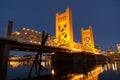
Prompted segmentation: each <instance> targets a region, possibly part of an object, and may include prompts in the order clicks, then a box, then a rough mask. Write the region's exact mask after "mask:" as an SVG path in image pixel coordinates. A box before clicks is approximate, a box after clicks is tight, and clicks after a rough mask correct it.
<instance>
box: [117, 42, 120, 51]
mask: <svg viewBox="0 0 120 80" xmlns="http://www.w3.org/2000/svg"><path fill="white" fill-rule="evenodd" d="M117 50H118V52H119V53H120V44H117Z"/></svg>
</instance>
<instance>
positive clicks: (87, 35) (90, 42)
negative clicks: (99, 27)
mask: <svg viewBox="0 0 120 80" xmlns="http://www.w3.org/2000/svg"><path fill="white" fill-rule="evenodd" d="M81 35H82V44H83V45H84V46H85V47H87V48H90V49H92V51H94V50H95V47H94V38H93V33H92V27H91V26H89V28H88V29H86V30H84V29H83V28H82V29H81Z"/></svg>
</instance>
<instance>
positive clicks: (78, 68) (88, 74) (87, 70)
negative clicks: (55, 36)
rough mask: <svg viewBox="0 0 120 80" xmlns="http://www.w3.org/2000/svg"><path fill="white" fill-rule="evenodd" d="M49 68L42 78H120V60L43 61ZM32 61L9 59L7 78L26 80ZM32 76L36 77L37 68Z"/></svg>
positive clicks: (97, 79)
mask: <svg viewBox="0 0 120 80" xmlns="http://www.w3.org/2000/svg"><path fill="white" fill-rule="evenodd" d="M41 64H42V66H43V67H45V68H46V69H47V70H42V71H41V76H42V78H41V80H48V79H49V80H120V62H111V63H105V64H102V63H101V64H94V65H93V64H92V65H91V64H51V62H50V61H43V62H42V63H41ZM31 65H32V61H9V62H8V69H7V80H25V79H27V78H28V74H29V71H30V68H31ZM32 77H36V75H35V70H34V69H33V71H32Z"/></svg>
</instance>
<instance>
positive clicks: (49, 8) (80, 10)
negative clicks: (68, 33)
mask: <svg viewBox="0 0 120 80" xmlns="http://www.w3.org/2000/svg"><path fill="white" fill-rule="evenodd" d="M68 6H69V7H70V8H71V10H72V21H73V30H74V31H73V32H74V40H75V41H80V42H81V34H80V29H81V28H82V27H84V28H88V26H89V25H92V26H93V33H94V40H95V45H99V46H100V47H101V48H102V50H106V49H107V48H109V47H110V46H116V44H117V43H120V35H119V34H120V33H119V31H120V0H0V36H4V34H5V28H6V24H7V21H8V20H12V21H13V22H14V27H13V32H14V31H16V30H18V29H20V28H22V27H28V28H31V29H35V30H38V31H42V30H45V32H47V33H50V34H51V35H55V13H56V12H64V11H65V9H66V7H68Z"/></svg>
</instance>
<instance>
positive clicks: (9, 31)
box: [5, 21, 13, 38]
mask: <svg viewBox="0 0 120 80" xmlns="http://www.w3.org/2000/svg"><path fill="white" fill-rule="evenodd" d="M12 26H13V22H12V21H8V24H7V28H6V34H5V36H6V37H8V38H9V37H10V36H11V34H12Z"/></svg>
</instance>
